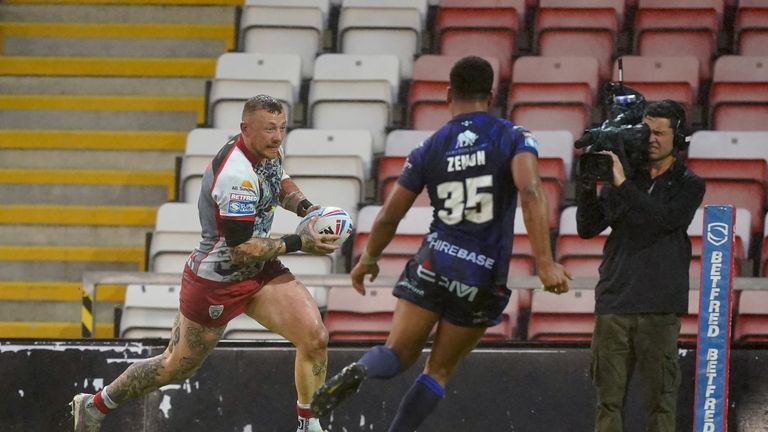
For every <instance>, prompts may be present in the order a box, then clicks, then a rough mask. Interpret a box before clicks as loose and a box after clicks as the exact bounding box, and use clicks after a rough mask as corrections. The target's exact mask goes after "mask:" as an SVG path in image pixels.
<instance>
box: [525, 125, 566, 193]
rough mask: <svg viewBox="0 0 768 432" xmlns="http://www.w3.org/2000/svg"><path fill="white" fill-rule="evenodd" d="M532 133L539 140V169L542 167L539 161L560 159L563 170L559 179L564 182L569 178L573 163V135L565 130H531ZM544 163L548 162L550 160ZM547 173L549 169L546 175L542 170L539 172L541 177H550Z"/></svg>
mask: <svg viewBox="0 0 768 432" xmlns="http://www.w3.org/2000/svg"><path fill="white" fill-rule="evenodd" d="M532 133H533V136H535V137H536V140H537V141H538V142H539V161H540V162H539V163H540V169H541V168H542V166H541V161H544V160H551V159H560V161H561V162H562V165H563V170H564V172H563V177H562V178H561V180H562V181H563V183H564V184H565V183H566V182H567V181H568V180H570V179H571V167H572V165H573V135H572V134H571V133H570V132H568V131H566V130H561V131H532ZM544 163H545V164H550V163H552V162H544ZM544 169H547V168H544ZM549 173H550V171H547V174H546V175H545V173H543V172H540V173H539V174H540V175H541V176H542V177H552V176H551V175H549Z"/></svg>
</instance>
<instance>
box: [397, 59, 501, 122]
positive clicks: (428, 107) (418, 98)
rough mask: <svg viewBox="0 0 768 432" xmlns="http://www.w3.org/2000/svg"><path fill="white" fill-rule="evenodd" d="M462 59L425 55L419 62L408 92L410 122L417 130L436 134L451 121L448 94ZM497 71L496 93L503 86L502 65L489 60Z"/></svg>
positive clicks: (494, 86) (494, 83)
mask: <svg viewBox="0 0 768 432" xmlns="http://www.w3.org/2000/svg"><path fill="white" fill-rule="evenodd" d="M460 58H461V57H456V56H446V55H432V54H425V55H422V56H420V57H419V58H418V59H416V63H415V64H414V67H413V79H412V80H411V85H410V88H409V91H408V113H409V117H408V119H409V120H408V121H409V124H410V125H411V128H413V129H417V130H435V129H437V128H439V127H441V126H442V125H443V124H444V123H445V122H447V121H448V120H450V119H451V114H450V111H449V110H448V102H447V100H446V93H447V89H448V84H449V82H448V81H449V76H448V75H449V73H450V70H451V67H453V64H454V63H456V61H457V60H459V59H460ZM487 60H488V62H490V63H491V67H492V68H493V70H494V82H493V86H492V87H491V88H492V91H493V94H494V96H495V95H496V94H497V91H498V86H499V73H498V71H499V61H498V60H497V59H496V58H488V59H487Z"/></svg>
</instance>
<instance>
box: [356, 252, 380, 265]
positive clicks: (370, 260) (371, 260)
mask: <svg viewBox="0 0 768 432" xmlns="http://www.w3.org/2000/svg"><path fill="white" fill-rule="evenodd" d="M378 261H379V257H372V256H370V255H368V253H366V252H363V254H362V255H360V263H361V264H363V265H371V264H376V263H377V262H378Z"/></svg>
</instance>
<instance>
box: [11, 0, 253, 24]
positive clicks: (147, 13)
mask: <svg viewBox="0 0 768 432" xmlns="http://www.w3.org/2000/svg"><path fill="white" fill-rule="evenodd" d="M242 4H243V1H242V0H227V1H221V0H206V1H187V2H180V1H164V0H153V1H146V0H145V1H137V0H126V1H122V2H121V1H114V0H111V1H107V0H102V1H87V0H85V1H67V0H58V1H55V2H54V1H43V0H32V1H19V0H5V1H4V2H2V3H0V21H7V22H8V21H10V22H42V21H48V22H56V21H58V22H66V23H76V22H110V23H142V22H152V23H208V24H213V23H219V24H232V23H234V22H235V8H234V7H233V6H240V5H242Z"/></svg>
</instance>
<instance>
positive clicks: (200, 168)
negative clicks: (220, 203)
mask: <svg viewBox="0 0 768 432" xmlns="http://www.w3.org/2000/svg"><path fill="white" fill-rule="evenodd" d="M239 133H240V131H239V130H238V129H231V130H230V129H212V128H196V129H192V130H191V131H190V132H189V134H187V140H186V144H185V147H184V155H183V156H182V159H181V168H180V172H179V191H178V192H179V197H180V198H181V200H182V201H185V202H188V203H193V204H195V203H197V198H198V196H199V195H200V184H201V182H202V179H203V173H204V172H205V168H206V167H208V164H209V163H210V162H211V160H212V159H213V157H214V156H215V155H216V153H217V152H218V151H219V150H220V149H221V147H222V146H224V144H226V143H227V141H229V139H230V138H231V137H233V136H235V135H238V134H239Z"/></svg>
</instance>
